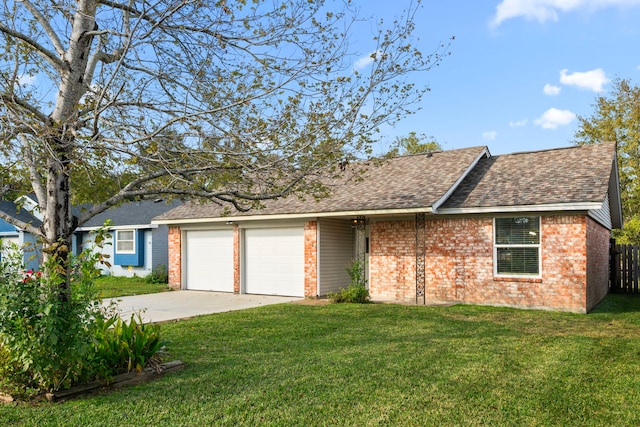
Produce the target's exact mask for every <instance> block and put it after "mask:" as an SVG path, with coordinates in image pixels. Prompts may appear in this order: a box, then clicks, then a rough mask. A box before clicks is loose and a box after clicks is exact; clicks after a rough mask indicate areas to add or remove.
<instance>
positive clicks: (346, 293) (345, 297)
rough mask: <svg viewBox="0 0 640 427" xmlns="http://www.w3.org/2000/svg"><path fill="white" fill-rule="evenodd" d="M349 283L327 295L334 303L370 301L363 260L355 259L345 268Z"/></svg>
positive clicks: (362, 302)
mask: <svg viewBox="0 0 640 427" xmlns="http://www.w3.org/2000/svg"><path fill="white" fill-rule="evenodd" d="M347 272H348V273H349V278H350V279H351V283H350V284H349V286H347V287H346V288H342V289H340V291H338V292H335V293H329V294H328V295H327V297H328V298H329V300H331V301H332V302H334V303H343V302H344V303H357V304H364V303H367V302H369V301H370V296H369V291H368V290H367V278H366V274H365V268H364V262H362V261H359V260H356V261H353V262H352V263H351V265H350V266H349V268H347Z"/></svg>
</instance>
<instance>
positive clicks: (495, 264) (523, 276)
mask: <svg viewBox="0 0 640 427" xmlns="http://www.w3.org/2000/svg"><path fill="white" fill-rule="evenodd" d="M504 218H538V235H539V238H538V243H536V244H497V243H496V240H497V239H496V237H497V236H496V234H497V230H498V229H497V226H496V221H497V220H498V219H504ZM499 248H537V249H538V273H537V274H527V273H521V274H518V273H498V249H499ZM493 276H494V277H499V278H521V279H541V278H542V217H540V216H536V215H510V216H504V217H497V218H493Z"/></svg>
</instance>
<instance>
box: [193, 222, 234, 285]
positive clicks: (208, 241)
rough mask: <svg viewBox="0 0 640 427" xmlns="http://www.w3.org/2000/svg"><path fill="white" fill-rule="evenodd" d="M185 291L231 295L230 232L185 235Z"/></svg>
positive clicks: (231, 255)
mask: <svg viewBox="0 0 640 427" xmlns="http://www.w3.org/2000/svg"><path fill="white" fill-rule="evenodd" d="M186 260H187V261H186V287H187V289H191V290H204V291H221V292H233V230H197V231H196V230H194V231H187V232H186Z"/></svg>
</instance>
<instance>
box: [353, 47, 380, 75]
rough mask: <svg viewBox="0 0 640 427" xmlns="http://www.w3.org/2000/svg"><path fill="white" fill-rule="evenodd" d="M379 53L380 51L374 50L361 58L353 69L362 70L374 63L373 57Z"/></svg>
mask: <svg viewBox="0 0 640 427" xmlns="http://www.w3.org/2000/svg"><path fill="white" fill-rule="evenodd" d="M377 54H378V51H373V52H371V53H370V54H368V55H365V56H363V57H361V58H359V59H358V60H357V61H356V62H355V63H354V64H353V69H354V70H356V71H359V70H362V69H363V68H366V67H368V66H369V65H371V64H372V63H373V58H374V57H375V56H376V55H377Z"/></svg>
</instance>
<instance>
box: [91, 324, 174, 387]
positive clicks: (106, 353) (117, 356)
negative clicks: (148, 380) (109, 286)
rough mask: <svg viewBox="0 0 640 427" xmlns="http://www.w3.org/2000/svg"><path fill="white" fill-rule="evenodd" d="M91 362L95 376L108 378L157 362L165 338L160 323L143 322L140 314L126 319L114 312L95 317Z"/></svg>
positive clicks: (139, 369)
mask: <svg viewBox="0 0 640 427" xmlns="http://www.w3.org/2000/svg"><path fill="white" fill-rule="evenodd" d="M96 326H97V327H96V334H95V338H96V340H95V354H94V360H93V362H94V363H93V365H94V367H95V369H96V373H97V376H98V377H99V378H102V379H106V380H110V379H111V378H113V376H114V375H118V374H123V373H126V372H131V371H134V370H135V371H137V372H140V371H142V369H143V368H144V367H145V366H147V365H150V364H155V363H159V362H160V352H161V350H162V348H163V347H164V344H165V343H164V342H163V341H162V340H161V338H160V326H158V325H154V324H144V323H142V318H141V316H140V314H139V313H138V314H132V315H131V318H130V320H129V322H125V321H123V320H122V319H120V317H119V316H118V315H117V314H111V315H110V316H100V317H98V319H97V321H96Z"/></svg>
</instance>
